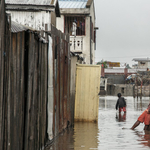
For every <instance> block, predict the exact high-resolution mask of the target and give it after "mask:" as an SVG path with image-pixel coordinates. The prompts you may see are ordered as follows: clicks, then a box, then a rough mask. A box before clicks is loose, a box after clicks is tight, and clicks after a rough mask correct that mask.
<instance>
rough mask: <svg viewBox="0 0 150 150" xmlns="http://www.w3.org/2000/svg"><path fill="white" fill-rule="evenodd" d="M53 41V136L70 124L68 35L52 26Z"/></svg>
mask: <svg viewBox="0 0 150 150" xmlns="http://www.w3.org/2000/svg"><path fill="white" fill-rule="evenodd" d="M51 29H52V32H51V33H52V40H53V58H54V62H53V72H54V78H53V85H54V105H53V106H54V109H53V112H54V118H53V131H54V136H56V135H58V134H59V133H60V132H61V131H62V130H63V129H65V128H66V127H68V126H69V125H71V124H72V122H71V118H70V112H71V111H73V110H71V109H70V108H71V105H72V103H71V101H70V66H71V65H70V49H69V47H70V46H69V35H64V34H62V33H61V32H60V31H58V30H57V29H56V28H55V27H53V26H52V28H51Z"/></svg>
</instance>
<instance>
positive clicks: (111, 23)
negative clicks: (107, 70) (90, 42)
mask: <svg viewBox="0 0 150 150" xmlns="http://www.w3.org/2000/svg"><path fill="white" fill-rule="evenodd" d="M94 1H95V11H96V26H97V27H99V30H98V31H97V49H96V53H95V61H96V62H98V61H101V60H102V59H103V60H107V61H113V62H121V63H129V64H130V66H131V65H132V64H134V63H135V62H134V61H132V59H133V58H147V57H150V0H94Z"/></svg>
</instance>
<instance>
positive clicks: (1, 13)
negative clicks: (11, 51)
mask: <svg viewBox="0 0 150 150" xmlns="http://www.w3.org/2000/svg"><path fill="white" fill-rule="evenodd" d="M4 5H5V3H4V0H1V1H0V18H1V21H0V149H3V146H4V145H3V144H4V108H5V103H4V100H3V96H4V95H3V84H4V82H3V78H4V49H5V36H4V34H5V7H4Z"/></svg>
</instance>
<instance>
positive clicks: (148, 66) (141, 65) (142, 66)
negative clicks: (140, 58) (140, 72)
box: [138, 62, 150, 69]
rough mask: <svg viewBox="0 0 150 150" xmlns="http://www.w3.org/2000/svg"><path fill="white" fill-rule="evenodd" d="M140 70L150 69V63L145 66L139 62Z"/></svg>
mask: <svg viewBox="0 0 150 150" xmlns="http://www.w3.org/2000/svg"><path fill="white" fill-rule="evenodd" d="M138 68H139V69H144V68H145V69H146V68H150V62H145V64H141V62H138Z"/></svg>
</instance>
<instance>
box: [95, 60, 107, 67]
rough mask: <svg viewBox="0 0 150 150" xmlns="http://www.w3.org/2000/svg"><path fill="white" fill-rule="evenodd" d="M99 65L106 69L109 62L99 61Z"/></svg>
mask: <svg viewBox="0 0 150 150" xmlns="http://www.w3.org/2000/svg"><path fill="white" fill-rule="evenodd" d="M97 65H103V66H104V68H107V61H99V62H98V63H97Z"/></svg>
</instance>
